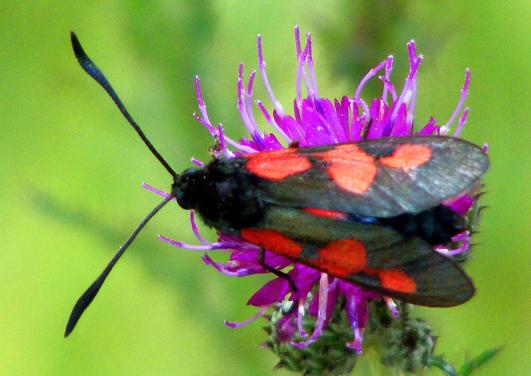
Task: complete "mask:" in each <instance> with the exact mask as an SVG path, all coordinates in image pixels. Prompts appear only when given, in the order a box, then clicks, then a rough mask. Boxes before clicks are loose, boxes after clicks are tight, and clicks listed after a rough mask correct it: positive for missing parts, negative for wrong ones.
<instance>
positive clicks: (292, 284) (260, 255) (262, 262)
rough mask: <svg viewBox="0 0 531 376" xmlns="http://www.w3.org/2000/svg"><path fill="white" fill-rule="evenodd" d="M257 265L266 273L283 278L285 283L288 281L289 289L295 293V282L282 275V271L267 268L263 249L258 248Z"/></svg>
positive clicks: (286, 275)
mask: <svg viewBox="0 0 531 376" xmlns="http://www.w3.org/2000/svg"><path fill="white" fill-rule="evenodd" d="M258 263H259V264H260V265H261V266H262V267H263V268H264V269H265V270H267V271H268V272H271V273H273V274H274V275H276V276H277V277H279V278H283V279H285V280H286V281H288V283H289V287H290V288H291V291H293V292H297V286H296V285H295V282H294V281H293V279H292V278H291V277H290V276H289V275H288V274H287V273H284V272H282V271H280V270H278V269H275V268H273V267H272V266H269V265H267V264H266V262H265V249H264V248H260V251H259V252H258Z"/></svg>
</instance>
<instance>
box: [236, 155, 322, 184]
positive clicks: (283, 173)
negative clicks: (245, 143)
mask: <svg viewBox="0 0 531 376" xmlns="http://www.w3.org/2000/svg"><path fill="white" fill-rule="evenodd" d="M245 157H246V158H247V159H248V161H247V163H246V165H245V167H246V168H247V170H248V171H249V172H251V173H252V174H254V175H256V176H258V177H260V178H263V179H267V180H273V181H278V180H282V179H285V178H287V177H288V176H291V175H297V174H300V173H303V172H305V171H307V170H309V169H310V168H311V167H312V164H311V162H310V161H309V160H308V158H306V157H304V156H302V155H300V154H298V153H297V149H296V148H290V149H283V150H278V151H271V152H264V153H255V154H247V155H245Z"/></svg>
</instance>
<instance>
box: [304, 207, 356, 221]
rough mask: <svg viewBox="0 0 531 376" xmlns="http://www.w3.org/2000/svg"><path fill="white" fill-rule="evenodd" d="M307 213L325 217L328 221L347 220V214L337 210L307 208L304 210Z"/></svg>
mask: <svg viewBox="0 0 531 376" xmlns="http://www.w3.org/2000/svg"><path fill="white" fill-rule="evenodd" d="M303 210H304V211H305V212H306V213H308V214H312V215H315V216H317V217H323V218H328V219H345V218H346V217H347V213H343V212H340V211H335V210H327V209H318V208H306V209H303Z"/></svg>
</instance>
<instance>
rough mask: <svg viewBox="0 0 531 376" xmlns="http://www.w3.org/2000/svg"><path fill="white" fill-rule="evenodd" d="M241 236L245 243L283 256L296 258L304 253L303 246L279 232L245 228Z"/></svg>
mask: <svg viewBox="0 0 531 376" xmlns="http://www.w3.org/2000/svg"><path fill="white" fill-rule="evenodd" d="M240 234H241V237H242V238H243V239H244V240H245V241H248V242H249V243H253V244H256V245H258V246H260V247H262V248H265V249H267V250H269V251H272V252H275V253H278V254H280V255H283V256H288V257H292V258H296V257H298V256H299V254H300V253H301V252H302V245H301V244H299V243H297V242H296V241H293V240H291V239H290V238H288V237H287V236H285V235H282V234H281V233H280V232H277V231H273V230H265V229H250V228H245V229H243V230H242V231H241V233H240Z"/></svg>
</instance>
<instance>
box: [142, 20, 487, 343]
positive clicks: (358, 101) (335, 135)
mask: <svg viewBox="0 0 531 376" xmlns="http://www.w3.org/2000/svg"><path fill="white" fill-rule="evenodd" d="M257 42H258V73H259V75H260V77H261V79H262V82H263V85H264V86H265V89H266V91H267V94H268V96H269V100H270V102H271V106H266V105H265V104H264V103H263V102H261V101H260V100H258V99H253V85H254V81H255V77H256V73H257V71H254V70H253V71H252V72H251V73H250V74H249V76H248V79H247V82H245V78H244V69H243V65H240V66H239V70H238V84H237V106H238V111H239V113H240V116H241V119H242V122H243V124H244V126H245V127H246V129H247V131H248V132H249V136H248V137H245V138H242V139H240V140H234V139H232V138H230V137H228V136H226V135H225V134H224V130H223V127H222V125H221V124H217V125H214V124H213V123H212V121H211V120H210V118H209V116H208V113H207V107H206V105H205V102H204V100H203V96H202V93H201V86H200V83H199V77H196V79H195V90H196V95H197V102H198V106H199V114H194V118H195V119H196V120H197V121H198V122H199V123H200V124H202V125H203V126H204V127H205V128H206V129H207V130H208V132H209V133H210V135H211V136H212V137H213V138H214V139H215V141H216V148H214V151H213V154H214V155H213V156H214V157H223V158H232V157H234V156H238V155H241V154H246V153H256V152H261V151H269V150H277V149H281V148H285V147H287V146H288V145H290V144H291V143H294V142H296V143H298V144H299V145H300V146H301V147H306V146H316V145H329V144H337V143H344V142H356V141H361V140H367V139H377V138H381V137H390V136H391V137H404V136H410V135H413V134H417V135H447V134H449V133H450V132H453V133H452V135H453V136H454V137H457V136H458V135H459V133H460V132H461V130H462V128H463V126H464V124H465V122H466V119H467V115H468V111H469V109H468V108H465V109H464V110H463V103H464V101H465V98H466V96H467V93H468V87H469V83H470V72H469V70H468V69H467V70H466V71H465V82H464V85H463V87H462V89H461V95H460V97H459V100H458V103H457V106H456V108H455V110H454V112H453V113H452V115H451V116H450V118H449V119H448V121H447V122H446V123H444V124H442V125H439V123H437V122H436V120H435V119H433V118H430V119H429V120H428V121H427V122H426V124H424V125H423V126H422V127H420V130H418V131H414V121H413V118H414V108H415V102H416V99H417V88H416V86H417V73H418V69H419V67H420V64H421V62H422V60H423V57H422V55H417V53H416V50H415V43H414V42H413V41H410V42H409V43H408V44H407V48H408V54H409V73H408V75H407V77H406V79H405V82H404V85H403V87H402V89H401V90H397V89H396V88H395V85H394V84H393V83H391V80H390V78H391V71H392V69H393V56H388V57H387V58H385V59H384V60H383V61H382V62H381V63H379V64H378V65H376V66H375V67H374V68H372V69H371V70H369V72H368V73H367V74H366V75H365V77H363V79H362V80H361V81H360V83H359V85H358V86H357V88H356V89H355V90H354V93H353V95H351V96H343V97H342V98H340V99H333V100H331V99H328V98H322V97H320V96H319V90H318V86H317V81H316V78H315V71H314V66H313V57H312V40H311V36H310V34H307V35H306V43H305V46H304V48H303V46H302V45H301V39H300V34H299V28H298V27H295V49H296V61H297V69H296V75H295V77H296V86H295V90H296V97H295V99H294V101H293V109H292V110H291V109H290V110H287V109H285V108H284V107H282V105H281V104H280V103H279V102H278V100H277V99H276V97H275V95H274V93H273V90H272V89H271V86H270V84H269V80H268V78H267V73H266V65H265V60H264V58H263V55H262V38H261V36H258V39H257ZM373 79H378V80H380V81H381V82H382V94H381V96H380V97H378V98H374V99H372V100H371V101H367V100H365V99H363V98H362V96H361V94H362V91H363V89H364V87H365V86H366V84H367V83H368V82H369V81H370V80H373ZM303 93H305V94H303ZM257 117H261V118H262V119H263V120H265V122H267V123H268V124H269V125H270V126H271V128H272V130H274V131H275V132H276V133H275V134H273V133H269V132H263V131H261V130H260V128H259V126H258V120H257ZM262 122H263V121H262ZM455 123H457V124H455ZM192 161H193V163H195V164H197V165H199V166H202V165H203V163H202V162H200V161H198V160H196V159H192ZM146 187H147V188H148V189H150V190H152V191H154V192H155V193H158V194H161V195H165V193H164V192H161V191H158V190H156V189H155V188H152V187H150V186H147V185H146ZM476 188H477V187H475V189H476ZM474 195H475V191H471V192H467V194H465V195H463V196H461V197H458V198H456V199H453V200H451V201H448V202H446V203H445V204H446V205H447V206H449V207H450V208H451V209H453V210H454V211H455V212H457V213H459V214H460V215H464V214H465V213H467V212H468V211H469V209H470V208H471V207H472V206H473V205H474V203H475V196H474ZM190 223H191V227H192V231H193V232H194V234H195V236H196V237H197V240H198V242H199V245H190V244H185V243H182V242H179V241H175V240H171V239H169V238H166V237H164V236H160V238H161V239H162V240H163V241H166V242H168V243H170V244H172V245H174V246H177V247H181V248H185V249H189V250H200V251H208V250H225V251H226V252H228V253H229V259H228V261H226V262H222V263H221V262H215V261H214V260H212V259H211V258H210V257H209V256H208V254H205V255H204V256H203V261H204V263H205V264H206V265H210V266H212V267H213V268H215V269H216V270H217V271H219V272H220V273H223V274H225V275H228V276H237V277H242V276H248V275H254V274H263V273H268V271H267V270H265V269H264V268H263V267H262V266H261V264H260V262H259V249H258V248H257V247H256V246H255V245H253V244H249V243H246V242H245V241H243V240H242V239H240V238H237V237H234V236H229V235H226V234H223V233H219V234H218V239H217V241H216V242H208V241H206V240H205V239H204V238H203V237H202V236H201V234H200V233H199V231H198V228H197V226H196V223H195V219H194V212H193V211H192V212H191V213H190ZM469 243H470V241H469V231H465V232H463V233H460V234H458V235H456V236H455V237H454V238H453V239H452V243H451V245H452V247H449V245H444V244H441V245H438V246H436V247H435V249H437V250H438V251H440V252H443V253H445V254H447V255H455V254H458V253H463V252H467V251H468V248H469ZM265 261H266V263H267V264H268V265H270V266H272V267H275V268H278V269H282V268H285V267H291V270H290V271H289V272H288V275H289V276H290V277H291V279H292V280H293V282H294V283H295V285H296V286H297V291H292V290H291V288H290V285H289V283H288V281H286V279H282V278H278V277H276V278H274V279H272V280H270V281H269V282H267V283H266V284H265V285H264V286H262V287H261V288H260V289H259V290H258V291H256V292H255V293H254V295H253V296H251V298H250V299H249V301H248V302H247V304H249V305H252V306H256V307H257V308H258V312H257V313H256V315H254V316H253V317H252V318H250V319H249V320H246V321H244V322H241V323H233V322H226V325H228V326H230V327H233V328H237V327H241V326H243V325H247V324H249V323H250V322H252V321H253V320H254V319H256V318H258V317H260V316H262V315H263V314H264V312H266V310H267V309H268V308H269V307H271V306H275V305H278V304H282V303H283V304H287V305H291V306H292V308H293V309H289V310H287V312H285V313H284V315H283V317H282V318H281V320H279V321H278V322H277V324H276V325H277V331H278V332H279V337H280V338H281V339H282V340H283V341H286V342H287V341H290V342H291V344H292V345H293V346H295V347H306V346H308V345H310V344H311V343H313V342H315V341H316V340H317V339H318V338H319V336H320V335H321V333H322V331H323V329H324V328H325V327H326V326H327V325H328V323H329V321H330V319H331V317H332V313H333V311H334V307H335V305H336V302H337V301H338V299H340V298H341V299H342V301H343V302H344V310H345V313H346V317H347V319H348V321H349V323H350V326H351V328H352V341H350V342H348V343H346V346H347V347H348V348H350V349H353V350H355V351H356V352H357V353H361V350H362V339H363V331H364V328H365V327H366V325H367V322H368V317H369V315H368V302H369V301H370V300H372V299H384V301H385V302H386V303H387V306H388V308H389V310H390V311H391V313H392V315H393V316H395V317H396V316H397V315H398V310H397V308H396V304H395V303H394V302H393V301H392V300H391V299H389V298H386V297H381V296H379V295H378V294H375V293H374V292H371V291H368V290H365V289H363V288H361V287H358V286H355V285H353V284H351V283H348V282H345V281H343V280H341V279H338V278H335V277H332V276H329V275H327V274H325V273H321V272H319V271H318V270H315V269H313V268H310V267H308V266H305V265H302V264H298V263H293V262H292V261H290V260H288V259H286V258H284V257H281V256H278V255H276V254H274V253H271V252H266V254H265ZM305 315H311V316H312V317H314V318H315V325H314V329H313V332H312V333H306V332H305V330H304V328H303V325H302V322H303V318H304V316H305ZM296 333H297V334H298V337H299V338H303V340H302V341H296V340H295V339H294V338H295V337H294V336H295V334H296Z"/></svg>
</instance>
